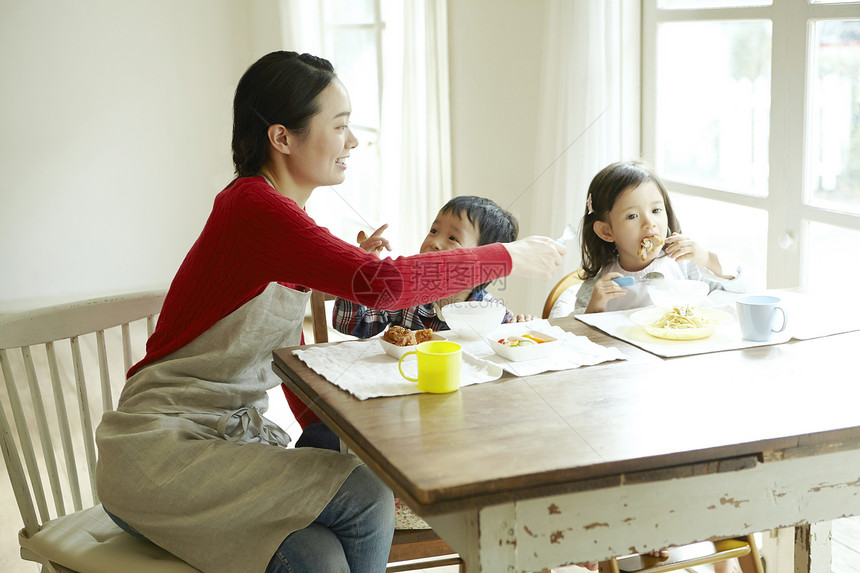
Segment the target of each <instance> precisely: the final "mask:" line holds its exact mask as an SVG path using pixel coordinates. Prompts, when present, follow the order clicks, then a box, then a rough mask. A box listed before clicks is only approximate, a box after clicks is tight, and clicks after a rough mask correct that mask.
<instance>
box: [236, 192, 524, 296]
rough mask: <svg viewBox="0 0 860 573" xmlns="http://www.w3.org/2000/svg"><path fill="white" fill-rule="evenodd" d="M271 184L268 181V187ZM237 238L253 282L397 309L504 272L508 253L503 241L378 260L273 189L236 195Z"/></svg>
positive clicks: (460, 288)
mask: <svg viewBox="0 0 860 573" xmlns="http://www.w3.org/2000/svg"><path fill="white" fill-rule="evenodd" d="M267 187H268V186H267ZM237 199H238V200H237V204H236V205H235V218H236V221H235V223H236V225H237V226H238V227H237V228H236V229H235V232H233V233H231V234H233V236H235V237H240V238H241V239H240V240H241V241H244V242H245V243H246V244H245V245H243V247H242V250H243V251H245V252H247V253H249V254H251V255H252V256H253V257H254V258H255V259H256V260H255V261H254V264H249V265H248V266H247V269H248V270H249V271H251V272H257V273H260V275H259V277H258V278H257V280H259V281H261V282H262V281H264V282H267V283H268V282H271V281H286V282H292V283H296V284H301V285H304V286H306V287H308V288H311V289H317V290H322V291H324V292H327V293H330V294H333V295H335V296H339V297H342V298H346V299H349V300H353V301H356V302H358V303H360V304H363V305H365V306H368V307H371V308H379V309H386V310H394V309H399V308H405V307H409V306H416V305H419V304H425V303H427V302H430V301H433V300H437V299H439V298H442V297H444V296H448V295H450V294H453V293H456V292H459V291H462V290H465V289H468V288H471V287H474V286H475V285H477V284H481V283H484V282H489V281H491V280H493V279H496V278H499V277H503V276H506V275H508V274H509V273H510V270H511V259H510V255H509V254H508V252H507V249H505V248H504V246H502V245H501V244H493V245H486V246H483V247H477V248H474V249H456V250H452V251H442V252H437V253H426V254H422V255H414V256H410V257H398V258H397V259H391V258H386V259H379V258H378V257H377V256H375V255H372V254H370V253H367V252H365V251H363V250H362V249H360V248H359V247H357V246H355V245H351V244H349V243H347V242H345V241H342V240H341V239H339V238H337V237H335V236H334V235H332V234H331V233H330V232H329V231H328V229H325V228H324V227H320V226H319V225H317V224H316V223H315V222H314V221H313V219H311V218H310V216H308V215H307V213H305V212H304V211H303V210H302V209H300V208H299V207H298V205H296V203H295V202H293V201H292V200H290V199H287V198H285V197H283V196H281V195H279V194H277V193H275V192H274V191H272V190H271V188H268V191H267V190H266V189H260V188H255V189H254V191H253V192H249V193H247V194H245V196H243V197H239V198H237Z"/></svg>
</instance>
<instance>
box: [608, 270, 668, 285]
mask: <svg viewBox="0 0 860 573" xmlns="http://www.w3.org/2000/svg"><path fill="white" fill-rule="evenodd" d="M664 278H666V277H664V276H663V273H658V272H657V271H652V272H650V273H648V274H646V275H645V276H644V277H642V278H641V279H639V282H641V283H644V284H648V283H650V282H652V281H659V280H662V279H664ZM612 281H613V282H615V283H616V284H617V285H618V286H632V285H633V284H635V283H636V279H635V278H633V277H616V278H614V279H612Z"/></svg>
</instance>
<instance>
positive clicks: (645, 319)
mask: <svg viewBox="0 0 860 573" xmlns="http://www.w3.org/2000/svg"><path fill="white" fill-rule="evenodd" d="M671 310H672V307H650V308H646V309H643V310H640V311H637V312H634V313H633V314H631V315H630V320H632V321H633V322H635V323H636V324H638V325H639V326H641V327H642V328H644V329H645V332H647V333H648V334H650V335H651V336H653V337H655V338H663V339H665V340H700V339H702V338H708V337H709V336H711V335H712V334H713V333H715V332H716V331H717V329H718V328H719V327H720V325H723V324H728V323H730V322H732V321H733V320H734V318H733V317H732V315H731V314H729V313H727V312H724V311H722V310H717V309H715V308H696V310H698V311H699V312H701V313H702V316H704V317H705V318H709V319H711V320H713V321H714V324H713V325H711V326H705V327H702V328H655V327H653V326H651V324H652V323H653V322H654V321H655V320H657V319H659V318H660V317H661V316H663V315H664V314H666V313H667V312H669V311H671Z"/></svg>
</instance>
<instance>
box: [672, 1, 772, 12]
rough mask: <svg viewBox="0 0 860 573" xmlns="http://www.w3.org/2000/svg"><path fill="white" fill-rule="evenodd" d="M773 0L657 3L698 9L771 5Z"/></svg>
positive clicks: (684, 8) (685, 8)
mask: <svg viewBox="0 0 860 573" xmlns="http://www.w3.org/2000/svg"><path fill="white" fill-rule="evenodd" d="M771 4H773V0H660V1H659V2H658V3H657V5H658V7H659V8H662V9H666V10H675V9H680V10H698V9H700V8H737V7H748V6H770V5H771Z"/></svg>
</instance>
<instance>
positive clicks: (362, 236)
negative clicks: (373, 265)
mask: <svg viewBox="0 0 860 573" xmlns="http://www.w3.org/2000/svg"><path fill="white" fill-rule="evenodd" d="M387 228H388V223H385V224H384V225H382V226H381V227H380V228H378V229H377V230H375V231H374V232H373V234H372V235H370V236H369V237H368V236H367V233H365V232H364V231H359V232H358V237H356V239H355V240H356V241H358V246H359V247H361V248H362V249H364V250H365V251H367V252H368V253H379V252H381V251H382V249H387V250H389V251H390V250H391V245H390V244H389V242H388V239H386V238H385V237H383V236H381V235H382V231H384V230H385V229H387Z"/></svg>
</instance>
